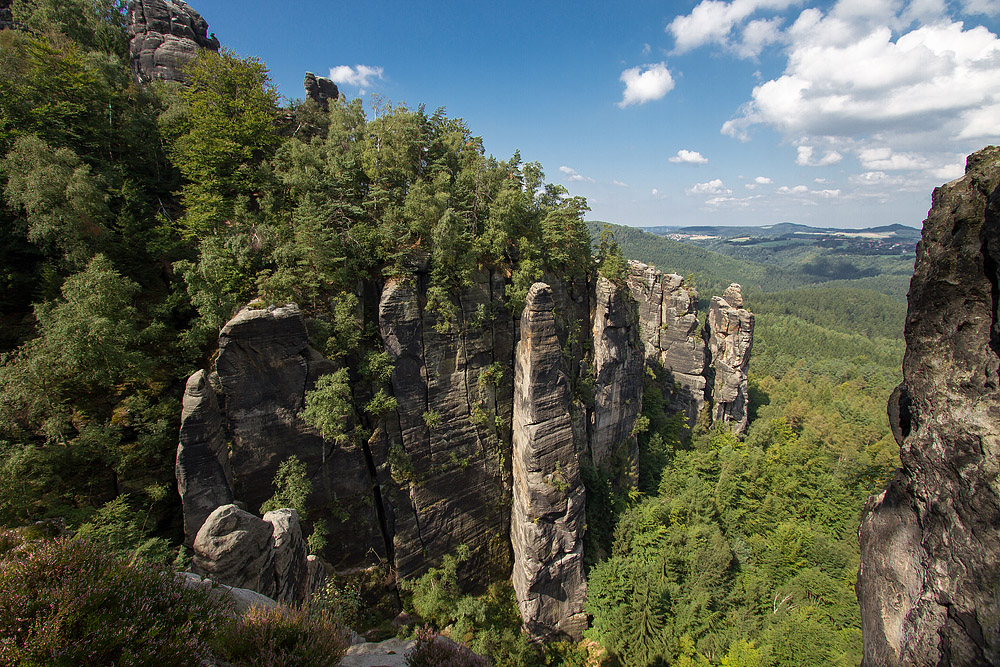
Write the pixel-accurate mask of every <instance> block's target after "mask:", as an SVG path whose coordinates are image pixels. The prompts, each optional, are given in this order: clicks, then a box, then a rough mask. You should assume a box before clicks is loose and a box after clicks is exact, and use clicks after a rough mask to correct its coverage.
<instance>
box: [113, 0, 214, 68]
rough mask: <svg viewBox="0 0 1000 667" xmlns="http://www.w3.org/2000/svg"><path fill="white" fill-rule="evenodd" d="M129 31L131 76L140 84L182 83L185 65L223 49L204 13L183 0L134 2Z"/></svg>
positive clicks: (129, 17) (130, 14)
mask: <svg viewBox="0 0 1000 667" xmlns="http://www.w3.org/2000/svg"><path fill="white" fill-rule="evenodd" d="M128 31H129V37H130V38H131V42H130V45H129V52H130V56H131V62H132V73H133V74H134V75H135V77H136V79H137V80H138V81H139V82H140V83H149V82H150V81H154V80H157V79H160V80H164V81H183V80H184V75H183V68H184V66H185V65H187V64H188V63H189V62H191V61H192V60H194V59H195V58H196V57H198V54H199V53H201V51H202V50H204V49H208V50H210V51H218V50H219V46H220V45H219V40H218V39H216V38H215V34H214V33H213V34H212V35H211V36H209V35H208V34H207V33H208V23H207V22H206V21H205V19H203V18H202V17H201V14H199V13H198V12H196V11H195V10H193V9H191V7H189V6H188V5H187V3H185V2H181V1H180V0H133V2H131V3H130V4H129V13H128Z"/></svg>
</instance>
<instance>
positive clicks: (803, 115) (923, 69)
mask: <svg viewBox="0 0 1000 667" xmlns="http://www.w3.org/2000/svg"><path fill="white" fill-rule="evenodd" d="M706 1H707V0H706ZM703 4H704V3H703ZM732 4H733V5H735V4H736V3H735V2H734V3H732ZM996 4H997V3H995V2H994V3H993V5H996ZM699 6H701V5H699ZM977 6H978V5H976V4H975V0H970V2H967V3H966V6H965V9H966V11H973V9H974V8H975V7H977ZM970 7H971V8H970ZM696 9H697V8H696ZM901 9H902V11H900V10H901ZM947 11H948V5H947V4H946V3H943V2H941V0H913V1H912V2H910V3H906V5H905V6H904V5H903V3H898V2H894V1H893V0H839V1H838V2H837V3H836V4H835V5H834V6H833V7H832V8H831V9H830V10H829V11H828V12H827V13H824V12H823V11H821V10H819V9H816V8H809V9H805V10H804V11H802V12H801V13H800V14H799V17H798V19H797V20H795V22H794V23H793V24H792V25H791V26H790V27H789V28H788V29H787V30H785V31H784V39H785V40H787V48H786V55H787V58H788V60H787V64H786V66H785V69H784V71H783V72H782V74H781V75H780V76H778V77H777V78H774V79H771V80H768V81H764V82H763V83H761V84H759V85H757V86H756V87H755V88H754V90H753V93H752V98H751V99H750V100H749V101H748V102H747V103H746V104H745V105H743V107H741V109H740V112H739V113H738V115H737V116H736V117H734V118H732V119H730V120H729V121H727V122H726V123H725V124H724V125H723V127H722V132H723V133H724V134H728V135H730V136H733V137H736V138H738V139H741V140H746V139H747V138H748V130H749V129H750V128H752V127H753V126H755V125H765V126H769V127H772V128H774V129H776V130H778V131H779V132H780V133H781V134H783V135H784V136H785V137H786V138H787V139H789V140H792V141H797V142H798V143H800V144H801V145H800V146H799V154H798V159H797V162H798V164H800V165H811V166H819V165H822V164H833V163H834V162H836V161H838V159H842V158H843V157H844V156H845V155H846V154H848V153H854V154H856V155H857V157H858V160H859V162H860V163H861V166H862V168H863V169H865V170H867V171H890V170H904V169H905V170H919V171H923V172H924V173H925V174H928V175H936V174H939V173H944V172H945V171H947V167H949V166H950V165H953V164H954V158H953V157H952V156H953V155H954V154H955V153H963V152H969V151H971V150H974V149H975V148H978V147H979V146H981V145H982V144H984V143H988V142H991V141H997V140H1000V124H998V123H997V118H1000V39H998V37H997V35H995V34H993V33H991V32H990V31H989V30H987V29H986V28H985V27H983V26H975V25H974V24H969V25H970V26H971V27H969V28H966V23H963V22H962V21H959V20H955V19H952V18H949V17H947V16H946V13H947ZM692 15H693V13H692ZM682 18H683V17H682ZM922 21H928V22H927V23H926V24H924V23H922ZM914 22H915V23H914ZM671 25H673V24H671ZM727 34H728V33H727ZM837 156H840V158H838V157H837ZM948 173H951V172H950V171H948Z"/></svg>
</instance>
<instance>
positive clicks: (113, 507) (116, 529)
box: [76, 486, 172, 563]
mask: <svg viewBox="0 0 1000 667" xmlns="http://www.w3.org/2000/svg"><path fill="white" fill-rule="evenodd" d="M149 495H150V498H151V500H152V501H153V502H156V501H157V500H163V498H164V497H165V496H166V489H165V487H158V486H153V487H151V488H150V489H149ZM148 519H149V510H148V509H147V510H146V511H145V512H139V511H136V510H134V509H132V508H131V507H130V506H129V496H128V494H123V495H121V496H118V497H117V498H115V499H114V500H112V501H110V502H108V503H105V504H104V506H103V507H101V508H100V509H98V510H97V512H96V514H95V515H94V518H93V519H91V520H90V521H89V522H87V523H85V524H83V525H82V526H80V528H79V530H77V532H76V536H77V537H79V538H80V539H86V540H91V541H93V542H96V543H98V544H100V545H102V546H103V547H104V548H106V549H107V550H108V551H109V552H112V553H117V554H121V555H123V556H127V557H130V558H132V559H136V558H141V559H144V560H147V561H150V562H153V563H166V562H168V561H169V560H170V559H171V558H172V554H171V553H170V549H169V543H168V542H167V541H166V540H165V539H163V538H160V537H150V535H149V532H148V530H147V528H151V526H148V527H147V522H148Z"/></svg>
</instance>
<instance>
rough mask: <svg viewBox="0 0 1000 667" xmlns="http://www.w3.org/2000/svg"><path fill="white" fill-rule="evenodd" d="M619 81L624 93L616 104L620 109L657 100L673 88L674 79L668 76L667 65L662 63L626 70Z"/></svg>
mask: <svg viewBox="0 0 1000 667" xmlns="http://www.w3.org/2000/svg"><path fill="white" fill-rule="evenodd" d="M620 80H621V81H622V83H624V84H625V92H624V93H623V94H622V100H621V102H619V103H618V106H619V107H620V108H622V109H624V108H625V107H627V106H629V105H630V104H645V103H646V102H650V101H652V100H658V99H660V98H662V97H663V96H664V95H666V94H667V93H669V92H670V91H671V90H672V89H673V87H674V78H673V77H672V76H671V75H670V70H668V69H667V64H666V63H662V62H661V63H655V64H653V65H642V66H641V67H633V68H631V69H627V70H625V71H624V72H622V75H621V77H620Z"/></svg>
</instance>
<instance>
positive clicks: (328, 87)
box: [305, 72, 340, 111]
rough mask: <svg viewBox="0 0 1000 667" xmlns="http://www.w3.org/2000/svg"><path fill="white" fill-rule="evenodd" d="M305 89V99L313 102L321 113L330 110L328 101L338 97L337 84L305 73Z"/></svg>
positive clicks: (322, 77) (310, 73)
mask: <svg viewBox="0 0 1000 667" xmlns="http://www.w3.org/2000/svg"><path fill="white" fill-rule="evenodd" d="M305 88H306V97H308V98H309V99H311V100H314V101H315V102H316V104H318V105H319V108H320V109H322V110H323V111H326V110H327V109H329V108H330V100H335V99H337V98H338V97H339V96H340V91H339V90H337V84H335V83H334V82H333V81H332V80H331V79H328V78H326V77H325V76H316V75H315V74H313V73H312V72H306V78H305Z"/></svg>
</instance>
